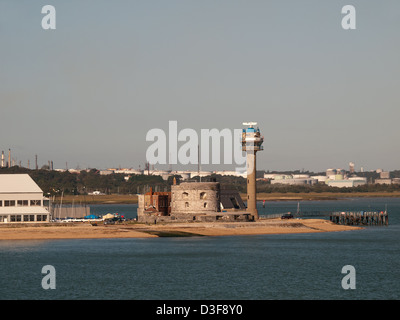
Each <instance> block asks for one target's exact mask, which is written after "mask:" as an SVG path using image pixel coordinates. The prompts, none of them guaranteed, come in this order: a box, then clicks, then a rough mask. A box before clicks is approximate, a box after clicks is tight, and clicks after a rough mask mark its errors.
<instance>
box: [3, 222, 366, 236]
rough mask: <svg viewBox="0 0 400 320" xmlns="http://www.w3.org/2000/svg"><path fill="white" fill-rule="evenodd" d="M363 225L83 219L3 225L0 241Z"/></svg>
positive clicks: (265, 232)
mask: <svg viewBox="0 0 400 320" xmlns="http://www.w3.org/2000/svg"><path fill="white" fill-rule="evenodd" d="M361 229H364V228H363V227H359V226H345V225H337V224H334V223H333V222H331V221H329V220H323V219H293V220H281V219H279V218H278V219H271V220H268V221H257V222H195V223H170V224H157V225H148V224H140V223H134V224H123V223H122V224H116V225H103V224H99V225H97V226H92V225H91V224H90V223H87V222H81V223H73V224H61V223H57V224H49V225H40V226H35V225H30V226H26V225H7V226H1V227H0V241H1V240H3V241H6V240H57V239H58V240H62V239H63V240H66V239H110V238H159V237H193V236H238V235H239V236H240V235H273V234H296V233H320V232H341V231H351V230H361Z"/></svg>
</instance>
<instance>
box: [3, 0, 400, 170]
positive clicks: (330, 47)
mask: <svg viewBox="0 0 400 320" xmlns="http://www.w3.org/2000/svg"><path fill="white" fill-rule="evenodd" d="M46 4H52V5H54V6H55V8H56V12H57V15H56V23H57V24H56V26H57V29H56V30H47V31H46V30H43V29H42V28H41V20H42V17H43V16H44V15H43V14H42V13H41V8H42V6H44V5H46ZM346 4H352V5H354V6H355V8H356V17H357V20H356V22H357V29H356V30H343V29H342V27H341V20H342V17H343V15H342V13H341V8H342V7H343V6H344V5H346ZM399 31H400V2H399V1H398V0H393V1H391V0H385V1H370V0H363V1H351V2H350V1H336V0H329V1H328V0H325V1H321V0H312V1H311V0H310V1H297V0H293V1H282V0H274V1H267V0H258V1H256V0H246V1H244V0H243V1H237V0H229V1H228V0H218V1H217V0H212V1H211V0H201V1H200V0H196V1H188V0H158V1H155V0H146V1H122V0H116V1H100V0H96V1H94V0H93V1H89V0H86V1H50V0H49V1H32V0H29V1H28V0H26V1H22V0H19V1H11V0H4V1H2V2H1V3H0V38H1V51H0V57H1V64H0V108H1V117H0V150H4V151H5V152H6V154H7V152H8V149H9V148H11V150H12V156H13V157H14V158H16V160H17V162H19V161H20V160H21V161H22V164H23V165H26V163H27V160H28V159H30V163H31V167H32V164H33V163H34V156H35V154H38V157H39V165H42V164H46V163H47V161H48V160H53V161H54V166H55V168H64V167H65V162H68V166H69V167H70V168H73V167H76V166H77V165H79V166H80V167H81V168H85V167H96V168H107V167H117V166H122V167H135V168H137V167H138V166H139V165H141V166H142V168H143V164H144V162H145V152H146V149H147V147H148V146H149V145H150V143H149V142H146V140H145V137H146V133H147V131H148V130H150V129H152V128H163V129H167V128H168V121H169V120H177V121H178V127H179V129H183V128H193V129H195V130H200V129H201V128H209V129H211V128H218V129H223V128H231V129H234V128H241V127H242V125H241V124H242V122H243V121H257V122H258V124H259V127H260V129H261V131H262V133H263V135H264V136H265V142H264V148H265V150H264V151H263V152H260V153H259V154H258V169H265V170H292V169H293V170H294V169H303V168H304V169H305V170H311V171H319V170H321V171H322V170H325V169H326V168H330V167H333V168H348V163H349V162H350V161H353V162H355V165H356V170H358V169H359V168H360V167H364V169H365V170H372V169H377V168H382V169H385V170H394V169H400V161H399V160H400V149H399V142H398V141H399V138H400V125H399V119H400V117H399V116H400V108H399V106H400V105H399V102H400V97H399V92H400V87H399V84H400V81H399V80H400V79H399V78H400V59H399V57H400V40H399ZM215 169H218V170H222V169H224V167H223V166H218V167H216V168H215ZM225 169H230V168H229V167H226V168H225Z"/></svg>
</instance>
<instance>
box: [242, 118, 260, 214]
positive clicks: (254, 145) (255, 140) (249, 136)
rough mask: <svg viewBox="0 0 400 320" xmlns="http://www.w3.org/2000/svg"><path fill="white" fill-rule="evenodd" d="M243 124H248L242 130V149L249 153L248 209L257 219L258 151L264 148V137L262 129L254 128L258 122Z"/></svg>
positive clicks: (244, 123)
mask: <svg viewBox="0 0 400 320" xmlns="http://www.w3.org/2000/svg"><path fill="white" fill-rule="evenodd" d="M243 125H244V126H248V127H247V128H246V129H243V132H242V150H243V151H246V153H247V161H246V162H247V211H248V212H249V213H251V214H252V215H253V217H254V220H257V219H258V210H257V188H256V172H257V170H256V153H257V151H261V150H264V148H263V146H262V143H263V142H264V137H263V136H261V134H260V129H258V128H257V129H255V128H254V126H256V125H257V122H243Z"/></svg>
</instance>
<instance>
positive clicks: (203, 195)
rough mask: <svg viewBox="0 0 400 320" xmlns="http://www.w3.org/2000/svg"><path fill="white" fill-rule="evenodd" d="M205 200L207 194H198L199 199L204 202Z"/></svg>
mask: <svg viewBox="0 0 400 320" xmlns="http://www.w3.org/2000/svg"><path fill="white" fill-rule="evenodd" d="M206 198H207V194H206V193H205V192H201V193H200V199H202V200H204V199H206Z"/></svg>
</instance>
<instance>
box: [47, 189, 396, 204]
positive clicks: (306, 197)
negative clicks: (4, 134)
mask: <svg viewBox="0 0 400 320" xmlns="http://www.w3.org/2000/svg"><path fill="white" fill-rule="evenodd" d="M241 197H242V199H243V200H244V201H245V200H246V195H245V194H241ZM350 198H400V192H321V193H317V192H309V193H293V192H291V193H289V192H288V193H258V194H257V201H259V202H260V201H264V200H265V201H319V200H321V201H324V200H328V201H329V200H331V201H333V200H347V199H350ZM60 202H61V199H60V198H57V199H55V201H54V203H56V204H60ZM62 203H63V204H68V205H70V204H75V205H78V204H87V205H90V204H137V203H138V197H137V195H78V196H73V195H66V196H64V197H63V200H62Z"/></svg>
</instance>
